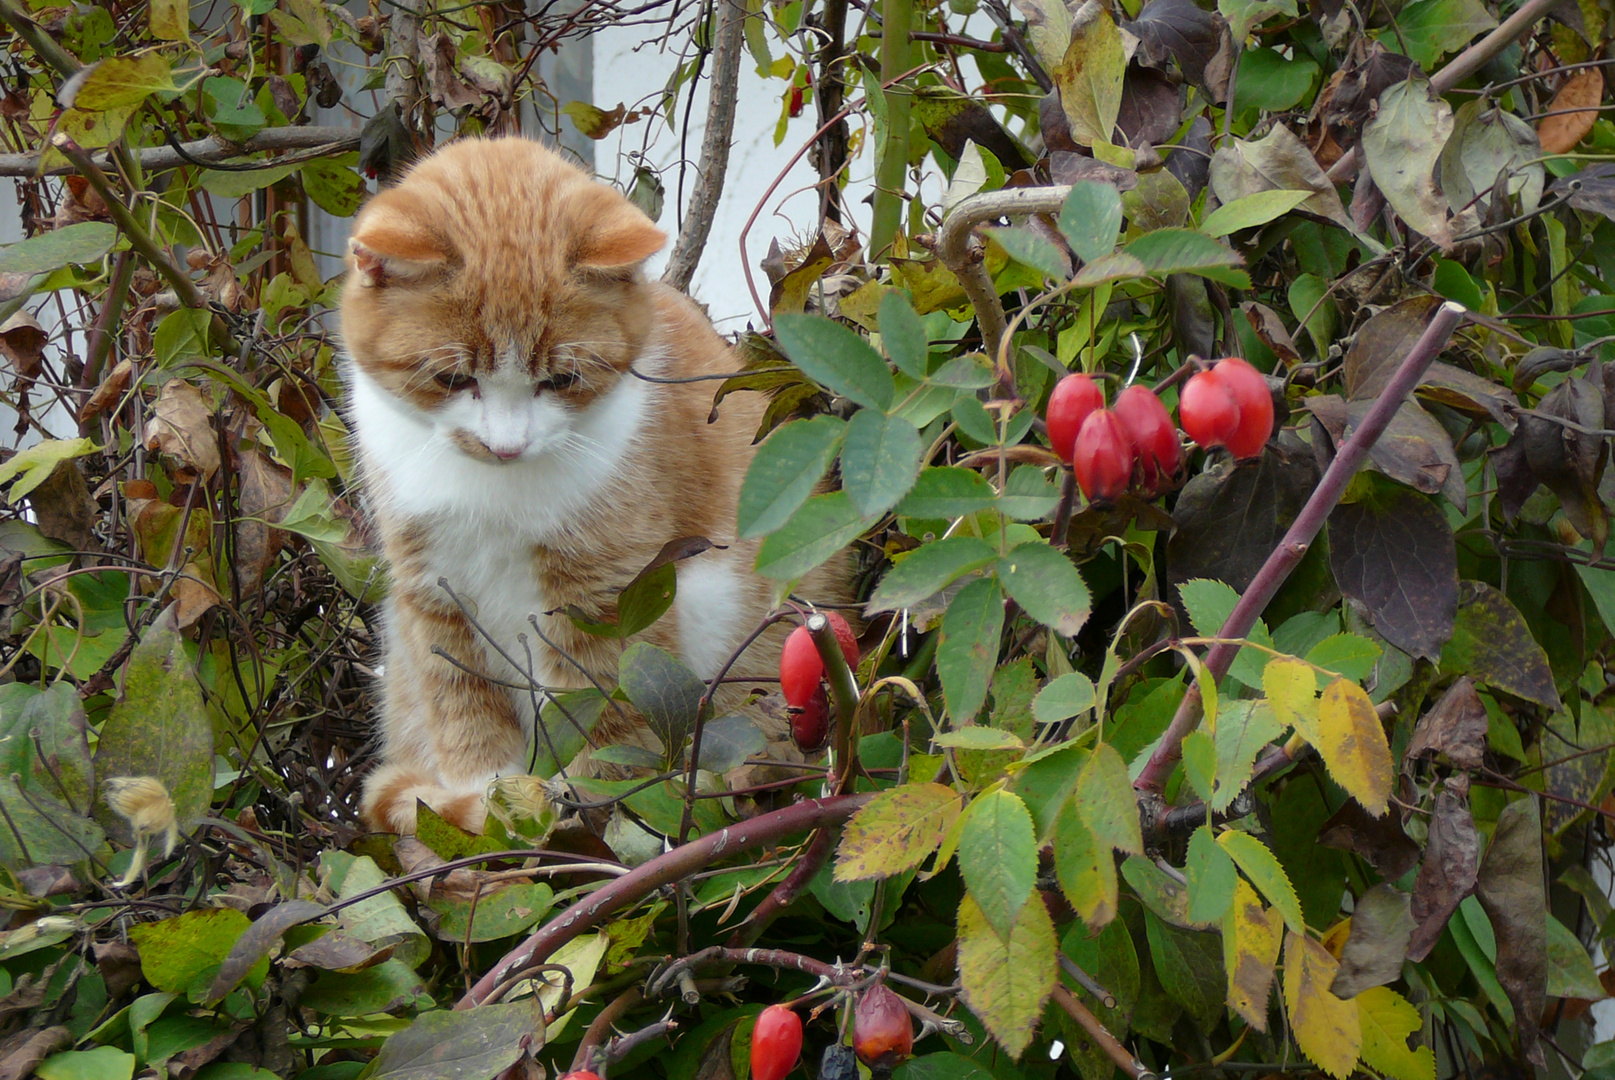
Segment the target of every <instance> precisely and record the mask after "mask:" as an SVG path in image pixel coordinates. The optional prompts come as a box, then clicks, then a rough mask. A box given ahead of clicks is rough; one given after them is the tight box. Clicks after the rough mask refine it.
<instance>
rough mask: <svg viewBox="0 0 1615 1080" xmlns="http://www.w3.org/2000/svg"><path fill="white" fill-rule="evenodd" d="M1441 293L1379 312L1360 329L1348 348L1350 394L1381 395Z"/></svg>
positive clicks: (1346, 373) (1360, 398)
mask: <svg viewBox="0 0 1615 1080" xmlns="http://www.w3.org/2000/svg"><path fill="white" fill-rule="evenodd" d="M1440 306H1441V298H1440V297H1439V296H1415V297H1411V298H1409V299H1407V300H1403V301H1401V302H1400V303H1396V304H1392V305H1391V306H1390V307H1388V308H1386V309H1384V310H1383V311H1380V312H1377V313H1376V314H1375V315H1373V316H1372V317H1371V318H1370V319H1369V320H1368V321H1367V322H1365V323H1363V325H1362V327H1361V328H1360V329H1359V330H1358V331H1357V335H1356V337H1354V338H1353V339H1352V343H1351V346H1350V347H1349V348H1348V349H1347V350H1346V356H1345V361H1344V362H1345V367H1344V371H1343V374H1344V376H1345V380H1346V397H1348V398H1350V399H1351V400H1352V401H1365V400H1370V399H1373V398H1377V397H1379V395H1380V393H1381V392H1382V391H1384V389H1385V384H1386V383H1388V382H1390V379H1391V375H1392V374H1393V373H1395V371H1396V369H1397V367H1398V365H1400V364H1401V363H1402V361H1403V360H1404V359H1405V358H1406V357H1407V354H1408V353H1409V351H1411V350H1412V348H1413V343H1414V342H1416V341H1418V340H1419V336H1420V335H1421V334H1423V333H1424V329H1425V326H1426V325H1428V324H1429V322H1430V316H1431V313H1433V312H1434V311H1435V309H1436V308H1438V307H1440Z"/></svg>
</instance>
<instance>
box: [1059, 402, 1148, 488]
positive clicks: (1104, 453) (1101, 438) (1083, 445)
mask: <svg viewBox="0 0 1615 1080" xmlns="http://www.w3.org/2000/svg"><path fill="white" fill-rule="evenodd" d="M1071 471H1072V472H1073V473H1075V474H1076V477H1077V484H1078V486H1080V487H1081V488H1082V493H1083V494H1084V495H1085V496H1087V497H1088V500H1089V501H1090V502H1091V501H1093V500H1094V499H1114V498H1116V496H1118V495H1120V494H1121V493H1122V492H1124V491H1126V490H1127V485H1128V484H1130V483H1131V482H1132V480H1133V444H1132V442H1131V440H1129V439H1128V438H1127V433H1126V432H1125V431H1123V430H1122V426H1121V424H1120V423H1119V422H1118V421H1117V420H1116V414H1115V413H1113V412H1111V411H1110V410H1109V409H1100V410H1099V411H1098V412H1096V413H1091V414H1090V415H1089V416H1088V419H1086V420H1084V421H1083V422H1082V430H1081V431H1079V432H1077V443H1076V446H1074V447H1073V448H1072V452H1071Z"/></svg>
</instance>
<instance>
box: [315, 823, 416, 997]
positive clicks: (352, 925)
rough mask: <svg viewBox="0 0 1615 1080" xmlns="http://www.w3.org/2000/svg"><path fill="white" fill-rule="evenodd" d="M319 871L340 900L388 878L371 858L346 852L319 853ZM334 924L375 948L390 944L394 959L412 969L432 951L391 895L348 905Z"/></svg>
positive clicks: (383, 894)
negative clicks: (336, 923)
mask: <svg viewBox="0 0 1615 1080" xmlns="http://www.w3.org/2000/svg"><path fill="white" fill-rule="evenodd" d="M320 871H321V873H322V874H323V875H324V877H325V883H326V885H327V886H328V887H329V888H330V889H331V891H332V892H334V893H336V895H337V898H338V899H340V900H351V899H352V898H354V897H356V896H358V895H360V894H361V893H369V892H371V891H373V890H376V889H378V888H379V887H380V886H381V885H383V884H384V883H385V882H386V881H387V875H385V874H383V873H382V872H381V867H379V866H377V865H376V862H375V860H374V859H372V858H370V856H368V855H352V854H349V853H348V852H346V851H326V852H323V853H321V855H320ZM337 921H338V925H339V926H341V928H342V930H343V932H345V933H346V934H347V935H348V936H349V937H353V938H357V939H359V940H360V941H363V942H367V943H369V944H371V945H375V946H377V947H381V946H386V945H391V946H392V947H393V960H396V961H399V962H400V963H403V964H405V965H407V966H409V967H412V968H413V967H418V966H420V963H421V961H423V960H425V959H426V958H427V956H429V955H430V954H431V952H432V943H431V942H430V941H428V940H427V938H426V935H425V934H424V933H422V932H421V928H420V927H419V926H417V925H415V922H414V920H413V919H411V918H410V917H409V915H408V913H407V912H405V911H404V905H403V904H402V903H400V902H399V899H398V897H397V896H396V895H394V894H393V893H391V892H377V893H376V895H374V896H369V897H367V898H366V899H364V900H360V901H359V902H358V903H356V904H350V905H349V906H347V907H345V908H343V909H342V911H341V912H340V913H339V915H338V916H337Z"/></svg>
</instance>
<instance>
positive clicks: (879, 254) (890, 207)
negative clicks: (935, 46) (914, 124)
mask: <svg viewBox="0 0 1615 1080" xmlns="http://www.w3.org/2000/svg"><path fill="white" fill-rule="evenodd" d="M880 14H881V28H880V79H881V83H882V84H883V85H884V86H886V87H887V88H888V89H886V90H884V91H883V92H884V94H885V97H886V123H885V125H884V127H885V130H883V131H880V132H878V136H879V142H878V143H877V144H876V147H875V197H874V207H873V209H872V210H871V215H870V223H869V244H868V257H869V260H870V261H871V262H874V261H875V260H877V259H878V260H885V259H886V258H888V257H890V255H891V254H892V251H891V248H892V244H893V241H894V240H895V239H896V237H897V234H898V233H900V232H903V231H904V229H903V212H904V211H905V210H907V209H908V200H907V199H906V198H904V197H903V195H904V187H905V180H906V178H907V177H908V117H909V107H910V106H911V105H912V104H913V101H914V98H913V92H912V91H911V90H909V89H908V88H907V87H898V86H895V85H893V84H894V83H896V82H897V81H898V80H899V79H901V78H902V77H903V76H902V72H903V71H904V70H906V69H907V68H908V66H909V58H908V54H909V42H908V32H909V28H910V26H912V25H913V21H914V3H913V0H883V2H882V3H881V6H880Z"/></svg>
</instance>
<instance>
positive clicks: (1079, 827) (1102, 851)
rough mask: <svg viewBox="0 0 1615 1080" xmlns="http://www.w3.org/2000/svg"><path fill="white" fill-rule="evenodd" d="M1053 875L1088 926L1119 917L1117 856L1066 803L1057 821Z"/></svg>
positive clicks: (1073, 804) (1069, 802) (1100, 924)
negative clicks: (1117, 908) (1117, 904)
mask: <svg viewBox="0 0 1615 1080" xmlns="http://www.w3.org/2000/svg"><path fill="white" fill-rule="evenodd" d="M1053 845H1054V873H1055V877H1056V878H1057V879H1058V880H1059V882H1060V891H1061V892H1063V893H1065V898H1066V899H1067V900H1068V901H1070V903H1071V906H1072V908H1074V909H1075V910H1076V912H1077V914H1078V915H1081V916H1082V920H1083V921H1084V922H1086V923H1087V924H1088V925H1089V926H1103V925H1104V924H1106V923H1108V922H1110V921H1111V920H1112V919H1114V918H1115V917H1116V903H1117V890H1116V856H1115V854H1114V853H1112V851H1111V849H1110V848H1109V847H1107V846H1105V845H1104V844H1101V843H1100V842H1099V840H1098V838H1097V837H1095V836H1094V834H1093V830H1092V829H1090V828H1088V826H1087V824H1086V823H1084V822H1083V820H1082V814H1081V812H1080V811H1078V809H1077V805H1076V803H1075V802H1073V801H1070V800H1067V801H1066V803H1065V804H1064V805H1063V806H1062V807H1061V808H1060V812H1059V815H1058V816H1057V817H1056V818H1055V819H1054V827H1053Z"/></svg>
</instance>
